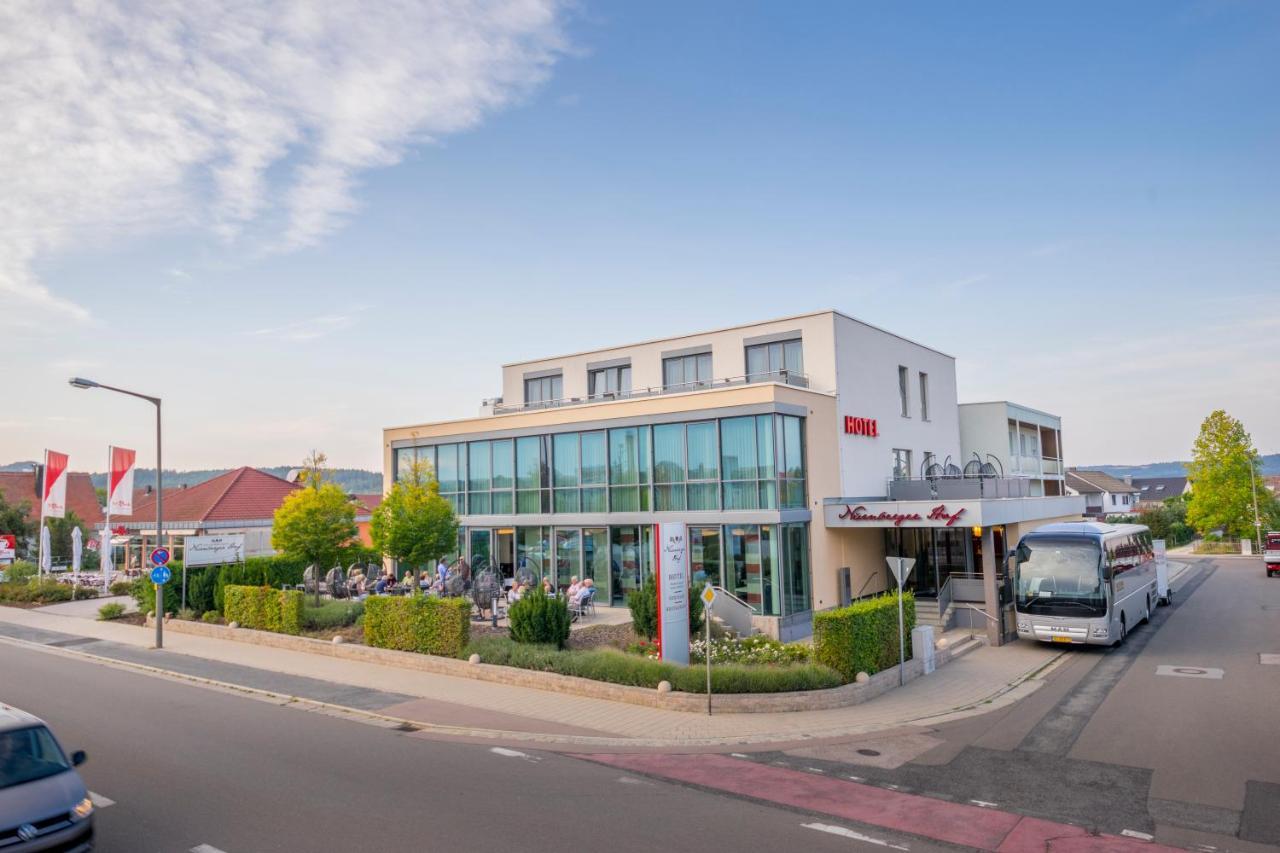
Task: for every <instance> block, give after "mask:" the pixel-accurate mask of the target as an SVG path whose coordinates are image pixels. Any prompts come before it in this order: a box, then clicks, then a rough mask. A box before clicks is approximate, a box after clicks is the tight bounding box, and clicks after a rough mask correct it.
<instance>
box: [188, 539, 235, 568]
mask: <svg viewBox="0 0 1280 853" xmlns="http://www.w3.org/2000/svg"><path fill="white" fill-rule="evenodd" d="M182 544H183V552H182V565H184V566H216V565H218V564H219V563H240V562H243V561H244V534H243V533H227V534H224V535H222V536H187V537H185V538H184V539H183V541H182Z"/></svg>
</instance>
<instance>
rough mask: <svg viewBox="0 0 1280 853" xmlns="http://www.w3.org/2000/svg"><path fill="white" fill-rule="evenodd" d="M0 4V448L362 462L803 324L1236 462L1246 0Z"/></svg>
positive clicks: (1279, 103)
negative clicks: (77, 381) (709, 341)
mask: <svg viewBox="0 0 1280 853" xmlns="http://www.w3.org/2000/svg"><path fill="white" fill-rule="evenodd" d="M376 8H377V11H376V13H374V12H371V11H370V7H368V6H367V5H366V4H362V3H358V2H354V0H329V2H327V3H325V4H314V3H310V2H265V0H264V2H258V3H245V2H232V0H206V2H203V3H200V4H191V3H184V2H181V0H172V2H162V0H150V2H138V3H132V2H119V0H78V2H54V0H47V2H40V0H7V2H5V3H2V4H0V114H2V115H4V116H5V117H6V118H5V121H4V122H2V123H0V338H2V339H3V346H0V367H3V370H2V371H0V375H2V376H3V377H4V393H3V396H2V397H0V462H7V461H12V460H18V459H36V458H39V456H40V454H41V452H42V450H43V449H44V448H46V447H48V448H53V449H56V450H62V451H66V452H69V453H70V454H71V467H72V468H73V469H75V470H102V469H103V467H104V466H105V464H106V453H107V451H106V448H107V445H108V444H117V445H123V446H126V447H136V448H138V449H139V451H140V454H139V464H140V465H142V466H149V465H150V464H152V463H153V462H154V456H153V455H152V453H151V450H150V448H151V447H152V445H153V442H154V426H153V423H154V422H153V420H152V413H151V411H150V410H149V408H148V407H147V405H146V404H145V403H143V402H141V401H138V400H133V399H130V398H126V397H121V396H119V395H114V394H110V393H105V392H101V391H89V392H86V391H77V390H75V389H72V388H70V387H69V386H68V385H67V381H66V380H67V378H68V377H70V376H72V375H85V376H89V377H91V378H93V379H96V380H99V381H101V382H105V383H109V384H113V385H118V386H123V387H127V388H133V389H136V390H139V391H143V392H145V393H148V394H154V395H159V396H162V397H163V398H164V416H165V460H164V461H165V466H166V467H170V468H179V469H187V468H207V467H231V466H237V465H243V464H248V465H283V464H291V463H297V462H301V461H302V459H303V457H304V456H306V455H307V454H308V453H309V452H310V451H311V450H312V449H319V450H321V451H323V452H325V453H326V454H327V455H328V458H329V461H330V463H331V464H333V465H336V466H347V467H364V468H371V469H379V468H381V460H382V457H381V429H382V427H384V426H391V425H401V424H406V423H419V422H424V421H432V420H444V419H451V418H460V417H469V416H473V415H475V414H478V411H479V405H480V401H481V399H482V398H485V397H491V396H495V395H497V394H498V393H500V379H501V376H500V370H499V365H501V364H502V363H504V362H510V361H517V360H522V359H528V358H535V357H539V356H545V355H554V354H556V353H560V352H569V351H576V350H584V349H591V348H597V347H602V346H608V345H615V344H622V343H627V342H630V341H634V340H644V339H649V338H657V337H667V336H671V335H675V334H680V333H686V332H694V331H698V330H702V329H710V328H717V327H721V326H726V325H733V324H738V323H744V322H750V321H754V320H762V319H768V318H772V317H778V316H786V315H790V314H796V313H802V312H805V311H809V310H816V309H824V308H836V309H839V310H841V311H844V312H845V313H848V314H850V315H853V316H855V317H858V318H860V319H864V320H866V321H868V322H870V323H873V324H876V325H879V326H882V327H884V328H887V329H890V330H892V331H894V332H897V333H899V334H901V335H904V336H906V337H909V338H912V339H915V340H918V341H920V342H922V343H925V344H928V345H930V346H933V347H935V348H937V349H940V350H943V351H945V352H947V353H950V354H952V355H954V356H956V359H957V373H958V382H959V393H960V400H961V401H962V402H963V401H977V400H988V399H1009V400H1014V401H1016V402H1019V403H1022V404H1025V405H1029V406H1032V407H1035V408H1039V409H1043V410H1047V411H1050V412H1053V413H1056V414H1060V415H1061V416H1062V417H1063V421H1064V426H1063V441H1064V447H1065V450H1066V455H1067V461H1068V462H1069V463H1070V464H1082V465H1083V464H1102V463H1126V464H1139V463H1145V462H1154V461H1164V460H1169V459H1185V458H1188V456H1189V453H1190V446H1191V442H1192V440H1193V439H1194V437H1195V434H1196V432H1197V430H1198V427H1199V423H1200V421H1201V420H1202V419H1203V418H1204V417H1205V416H1206V415H1207V414H1208V413H1209V412H1210V411H1212V410H1213V409H1216V408H1225V409H1226V410H1227V411H1228V412H1230V413H1231V414H1233V415H1235V416H1236V417H1238V418H1240V419H1241V420H1243V421H1244V424H1245V426H1246V428H1247V429H1248V430H1250V432H1251V433H1252V435H1253V438H1254V441H1255V444H1256V445H1257V446H1258V449H1259V450H1260V451H1262V452H1275V451H1277V450H1280V99H1277V97H1276V94H1275V91H1276V90H1275V86H1276V82H1277V80H1280V4H1275V3H1271V2H1264V0H1258V2H1245V0H1231V2H1228V0H1223V1H1222V2H1205V1H1204V0H1199V2H1185V0H1183V1H1182V2H1179V0H1160V1H1159V2H1128V3H1112V2H1093V3H1090V2H1080V3H1061V4H1056V5H1051V4H1047V3H1021V2H1008V3H995V2H984V3H965V4H956V3H946V2H929V3H925V2H901V3H880V2H874V3H873V2H866V3H863V2H831V3H819V2H804V3H794V4H792V3H750V2H742V0H733V1H732V2H714V1H713V0H705V2H698V3H682V2H645V3H631V2H593V0H579V2H576V3H572V4H566V3H560V2H555V0H485V2H464V0H448V2H445V0H423V2H405V0H401V2H384V3H380V4H378V5H377V7H376Z"/></svg>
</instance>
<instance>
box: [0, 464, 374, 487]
mask: <svg viewBox="0 0 1280 853" xmlns="http://www.w3.org/2000/svg"><path fill="white" fill-rule="evenodd" d="M35 464H36V463H35V462H11V463H9V464H8V465H0V471H28V470H30V469H31V468H32V467H33V466H34V465H35ZM297 467H298V466H297V465H277V466H274V467H271V468H259V469H258V470H259V471H266V472H267V473H268V474H274V475H275V476H277V477H284V476H286V475H288V473H289V472H290V471H292V470H293V469H294V468H297ZM230 470H231V469H230V468H209V469H205V470H202V471H171V470H169V469H168V468H166V469H165V471H164V487H165V488H166V489H171V488H174V487H176V486H194V485H196V484H197V483H203V482H204V481H205V480H212V479H213V478H214V477H216V476H218V475H219V474H225V473H227V472H228V471H230ZM329 474H330V476H332V477H333V480H334V482H336V483H337V484H338V485H339V486H341V487H342V488H343V489H344V490H345V491H348V492H357V493H370V494H371V493H374V492H381V491H382V474H380V473H379V472H377V471H364V470H362V469H360V468H330V469H329ZM92 479H93V485H94V486H95V487H96V488H106V485H107V475H106V473H100V474H93V475H92ZM155 484H156V469H154V468H139V469H137V471H135V472H134V475H133V485H134V486H135V487H136V488H139V489H142V488H146V487H147V486H154V485H155Z"/></svg>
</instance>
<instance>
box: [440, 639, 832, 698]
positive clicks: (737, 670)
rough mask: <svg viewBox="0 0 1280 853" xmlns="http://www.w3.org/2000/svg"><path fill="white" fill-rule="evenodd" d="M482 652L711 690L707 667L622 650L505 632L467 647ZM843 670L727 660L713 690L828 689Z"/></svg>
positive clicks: (491, 658) (619, 679)
mask: <svg viewBox="0 0 1280 853" xmlns="http://www.w3.org/2000/svg"><path fill="white" fill-rule="evenodd" d="M472 654H478V655H480V661H481V662H482V663H490V664H497V665H499V666H513V667H517V668H519V669H532V670H537V671H539V672H554V673H558V674H560V675H573V676H577V677H579V678H590V679H593V680H595V681H604V682H608V683H610V684H625V685H630V686H632V687H657V686H658V683H659V682H661V681H669V682H671V686H672V689H674V690H679V691H681V692H683V693H706V692H707V672H706V670H705V669H704V668H702V667H700V666H680V665H678V664H674V663H667V662H665V661H658V660H651V659H649V658H645V657H639V656H637V655H630V654H627V653H625V652H621V651H618V650H617V649H590V650H584V651H560V650H558V649H557V648H556V647H555V646H552V645H542V646H535V645H528V644H525V643H516V642H513V641H512V640H509V639H507V638H505V637H482V638H479V639H476V640H474V641H473V642H471V643H470V644H469V645H468V646H467V647H466V649H464V650H463V655H462V656H464V657H469V656H470V655H472ZM843 683H844V681H843V679H841V678H840V674H839V673H838V672H835V671H834V670H831V669H828V668H827V667H825V666H821V665H818V664H811V663H810V664H790V665H785V666H776V665H772V664H766V665H750V664H727V665H722V666H712V667H711V692H712V693H786V692H790V691H795V690H822V689H825V688H828V687H839V686H840V685H841V684H843Z"/></svg>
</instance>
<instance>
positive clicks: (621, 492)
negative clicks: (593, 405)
mask: <svg viewBox="0 0 1280 853" xmlns="http://www.w3.org/2000/svg"><path fill="white" fill-rule="evenodd" d="M649 432H650V428H649V427H624V428H622V429H611V430H609V507H610V510H611V511H612V512H644V511H648V509H649V480H650V465H649Z"/></svg>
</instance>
